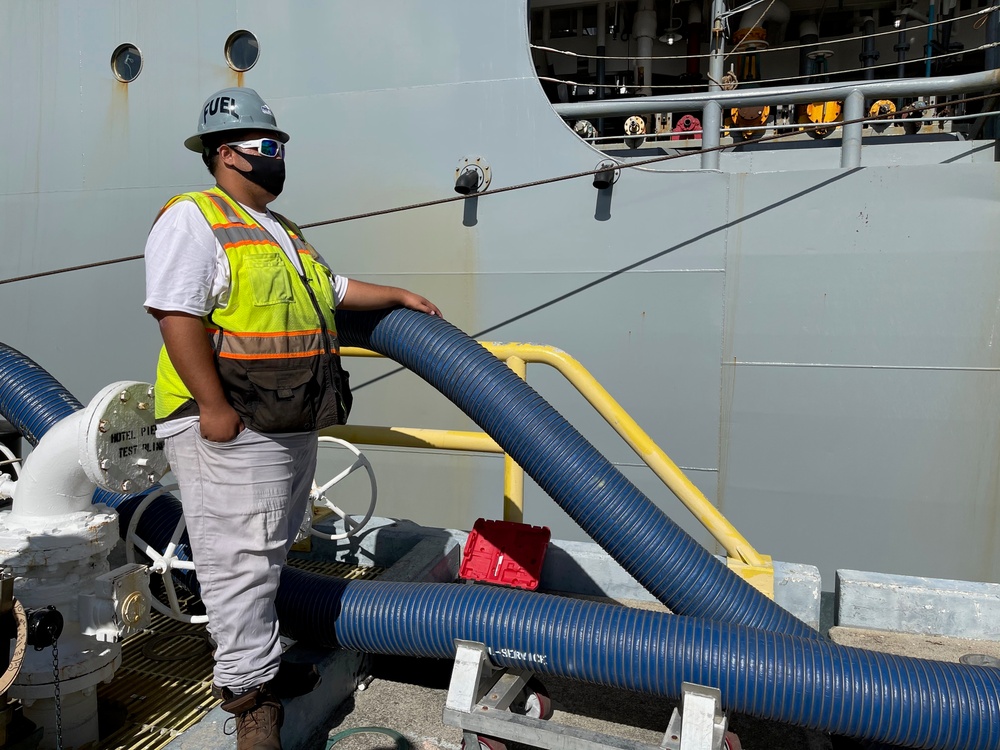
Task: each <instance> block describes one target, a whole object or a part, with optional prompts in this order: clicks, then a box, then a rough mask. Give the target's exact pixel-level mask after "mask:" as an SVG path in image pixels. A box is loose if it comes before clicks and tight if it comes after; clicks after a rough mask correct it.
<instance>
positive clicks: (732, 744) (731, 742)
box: [725, 732, 743, 750]
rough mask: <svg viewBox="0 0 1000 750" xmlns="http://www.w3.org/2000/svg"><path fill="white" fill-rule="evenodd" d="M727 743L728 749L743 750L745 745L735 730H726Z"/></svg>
mask: <svg viewBox="0 0 1000 750" xmlns="http://www.w3.org/2000/svg"><path fill="white" fill-rule="evenodd" d="M725 744H726V750H743V745H741V744H740V738H739V737H738V736H737V735H736V733H735V732H726V736H725Z"/></svg>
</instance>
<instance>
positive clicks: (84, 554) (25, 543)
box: [0, 511, 118, 575]
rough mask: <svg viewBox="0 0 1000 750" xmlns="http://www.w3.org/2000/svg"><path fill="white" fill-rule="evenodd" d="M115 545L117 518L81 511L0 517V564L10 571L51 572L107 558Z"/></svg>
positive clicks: (111, 514)
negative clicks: (97, 558)
mask: <svg viewBox="0 0 1000 750" xmlns="http://www.w3.org/2000/svg"><path fill="white" fill-rule="evenodd" d="M117 541H118V514H117V513H115V512H114V511H111V512H107V513H104V512H97V511H84V512H78V513H66V514H63V515H59V516H45V517H30V516H28V517H24V516H15V515H14V514H13V513H10V512H9V511H8V512H4V513H0V564H2V565H3V566H5V567H8V568H11V569H13V570H14V572H15V575H20V574H19V573H18V571H19V570H22V569H29V568H35V567H38V568H43V569H47V570H48V569H53V568H54V566H59V565H62V564H66V563H69V564H75V563H78V562H79V561H81V560H89V559H90V558H92V557H94V556H95V555H100V554H103V555H105V556H106V555H107V554H108V552H110V551H111V549H112V548H113V547H114V546H115V544H116V543H117Z"/></svg>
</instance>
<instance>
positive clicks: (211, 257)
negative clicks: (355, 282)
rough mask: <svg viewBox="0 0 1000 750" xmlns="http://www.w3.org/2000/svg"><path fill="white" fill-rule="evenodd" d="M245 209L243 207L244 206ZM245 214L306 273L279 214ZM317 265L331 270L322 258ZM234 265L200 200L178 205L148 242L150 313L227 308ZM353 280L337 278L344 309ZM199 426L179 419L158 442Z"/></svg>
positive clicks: (160, 431) (163, 427)
mask: <svg viewBox="0 0 1000 750" xmlns="http://www.w3.org/2000/svg"><path fill="white" fill-rule="evenodd" d="M240 205H242V204H240ZM243 209H244V210H245V211H246V212H247V213H248V214H250V216H251V217H252V218H253V219H254V220H255V221H256V222H257V223H259V224H260V225H261V226H262V227H264V229H266V230H267V231H268V232H269V233H270V234H271V236H272V237H274V239H275V240H277V242H278V244H279V245H281V249H282V250H284V251H285V255H287V256H288V258H289V259H290V260H291V262H292V265H293V266H295V268H296V269H297V270H298V272H299V273H302V261H300V260H299V254H298V253H297V252H296V251H295V248H294V247H292V241H291V238H289V236H288V233H287V232H286V231H285V230H284V229H283V228H282V226H281V224H279V223H278V220H277V219H275V218H274V215H273V214H272V213H271V212H270V211H268V212H267V213H260V212H258V211H254V210H252V209H250V208H247V207H246V206H243ZM317 260H318V261H319V262H320V263H322V264H323V265H325V266H327V268H329V264H328V263H327V262H326V261H325V260H323V258H321V257H319V258H317ZM230 278H231V277H230V270H229V260H228V258H227V257H226V252H225V250H223V249H222V245H221V243H220V242H219V241H218V240H217V239H216V238H215V235H214V234H213V232H212V228H211V227H210V226H209V224H208V222H207V221H206V220H205V216H204V215H203V214H202V213H201V209H199V208H198V206H197V205H196V204H195V203H194V201H188V200H183V201H178V202H177V203H175V204H174V205H172V206H171V207H170V208H168V209H167V210H166V211H164V212H163V215H162V216H161V217H160V218H159V220H158V221H157V222H156V224H154V225H153V228H152V230H150V232H149V237H148V238H147V239H146V301H145V302H144V303H143V305H144V306H145V308H146V310H147V311H148V310H149V309H150V308H153V309H155V310H164V311H167V312H185V313H189V314H191V315H197V316H199V317H201V316H204V315H208V314H209V313H210V312H212V311H213V310H216V309H218V308H221V307H225V305H226V303H227V302H228V301H229V285H230ZM348 283H349V280H348V279H347V278H346V277H344V276H338V275H337V274H334V275H333V297H334V303H335V305H339V304H340V303H341V301H342V300H343V299H344V294H345V293H346V292H347V285H348ZM197 421H198V418H197V417H184V418H181V419H173V420H170V421H168V422H164V423H163V424H160V425H157V428H156V435H157V437H161V438H164V437H171V436H172V435H176V434H178V433H179V432H182V431H184V430H186V429H187V428H188V427H190V426H191V425H193V424H194V423H195V422H197Z"/></svg>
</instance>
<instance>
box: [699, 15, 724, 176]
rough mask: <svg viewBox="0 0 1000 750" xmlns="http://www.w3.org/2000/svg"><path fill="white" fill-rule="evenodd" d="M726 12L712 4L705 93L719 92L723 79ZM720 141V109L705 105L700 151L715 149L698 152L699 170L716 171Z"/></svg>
mask: <svg viewBox="0 0 1000 750" xmlns="http://www.w3.org/2000/svg"><path fill="white" fill-rule="evenodd" d="M725 12H726V3H725V0H712V39H711V57H709V59H708V90H709V91H721V90H722V76H723V75H725V69H724V66H725V62H726V60H725V58H724V57H723V56H722V52H723V49H724V47H725V43H726V42H725V39H726V37H725V35H724V34H723V33H722V32H723V23H724V21H723V14H724V13H725ZM721 140H722V105H721V104H720V103H719V102H717V101H711V100H710V101H707V102H705V106H704V107H703V108H702V110H701V147H702V149H715V150H712V151H704V150H703V151H702V154H701V168H702V169H718V168H719V152H718V150H717V149H718V147H719V143H720V142H721Z"/></svg>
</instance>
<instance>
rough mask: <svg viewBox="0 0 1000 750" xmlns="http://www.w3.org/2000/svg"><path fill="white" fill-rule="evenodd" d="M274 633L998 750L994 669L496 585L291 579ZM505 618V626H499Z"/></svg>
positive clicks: (846, 731) (916, 741)
mask: <svg viewBox="0 0 1000 750" xmlns="http://www.w3.org/2000/svg"><path fill="white" fill-rule="evenodd" d="M278 610H279V612H281V613H282V618H283V619H282V631H283V632H285V633H287V634H288V635H289V636H291V637H292V638H297V639H302V640H304V641H307V642H309V643H322V644H324V645H328V646H342V647H344V648H350V649H355V650H359V651H367V652H374V653H382V654H397V655H403V656H421V657H432V658H433V657H436V658H454V655H455V645H454V644H455V640H456V639H462V640H470V641H478V642H480V643H483V644H485V645H486V646H487V647H489V649H490V652H491V657H490V658H491V660H492V661H493V662H494V663H495V664H497V665H498V666H503V667H519V668H524V669H529V670H532V671H534V672H537V673H541V674H556V675H565V676H567V677H572V678H575V679H578V680H582V681H586V682H591V683H595V684H598V685H606V686H611V687H616V688H623V689H627V690H635V691H638V692H642V693H647V694H651V695H663V696H677V695H679V694H680V691H681V683H682V682H685V681H688V682H693V683H696V684H699V685H710V686H713V687H717V688H718V689H719V690H720V691H721V693H722V701H723V704H724V708H725V709H726V710H727V711H736V712H739V713H743V714H746V715H749V716H755V717H759V718H764V719H771V720H775V721H781V722H786V723H792V724H798V725H801V726H804V727H808V728H810V729H818V730H824V731H828V732H833V733H836V734H840V735H844V736H849V737H858V738H868V739H872V740H876V741H879V742H888V743H891V744H893V745H900V746H906V747H921V748H930V749H932V750H995V748H997V747H998V744H1000V702H998V700H997V696H998V695H1000V670H996V669H991V668H989V667H966V666H964V665H960V664H950V663H945V662H935V661H928V660H923V659H907V658H903V657H899V656H893V655H890V654H882V653H875V652H871V651H863V650H861V649H855V648H849V647H846V646H838V645H837V644H835V643H832V642H830V641H826V640H819V639H815V638H799V637H796V636H790V635H784V634H780V633H767V632H764V631H762V630H757V629H753V628H746V627H742V626H739V625H729V624H725V623H718V622H711V621H708V620H703V619H697V618H691V617H681V616H678V615H670V614H666V613H663V612H651V611H647V610H636V609H629V608H627V607H621V606H617V605H613V604H601V603H597V602H590V601H580V600H576V599H568V598H565V597H557V596H549V595H545V594H537V593H528V592H524V591H515V590H510V589H501V588H497V587H493V586H462V585H457V584H445V583H437V584H435V583H390V582H380V581H350V582H348V581H343V580H338V579H332V578H329V577H326V576H321V575H317V574H314V573H307V572H304V571H299V570H294V569H292V568H286V569H285V572H284V573H283V574H282V579H281V587H280V589H279V590H278ZM499 613H502V614H503V616H499Z"/></svg>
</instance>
